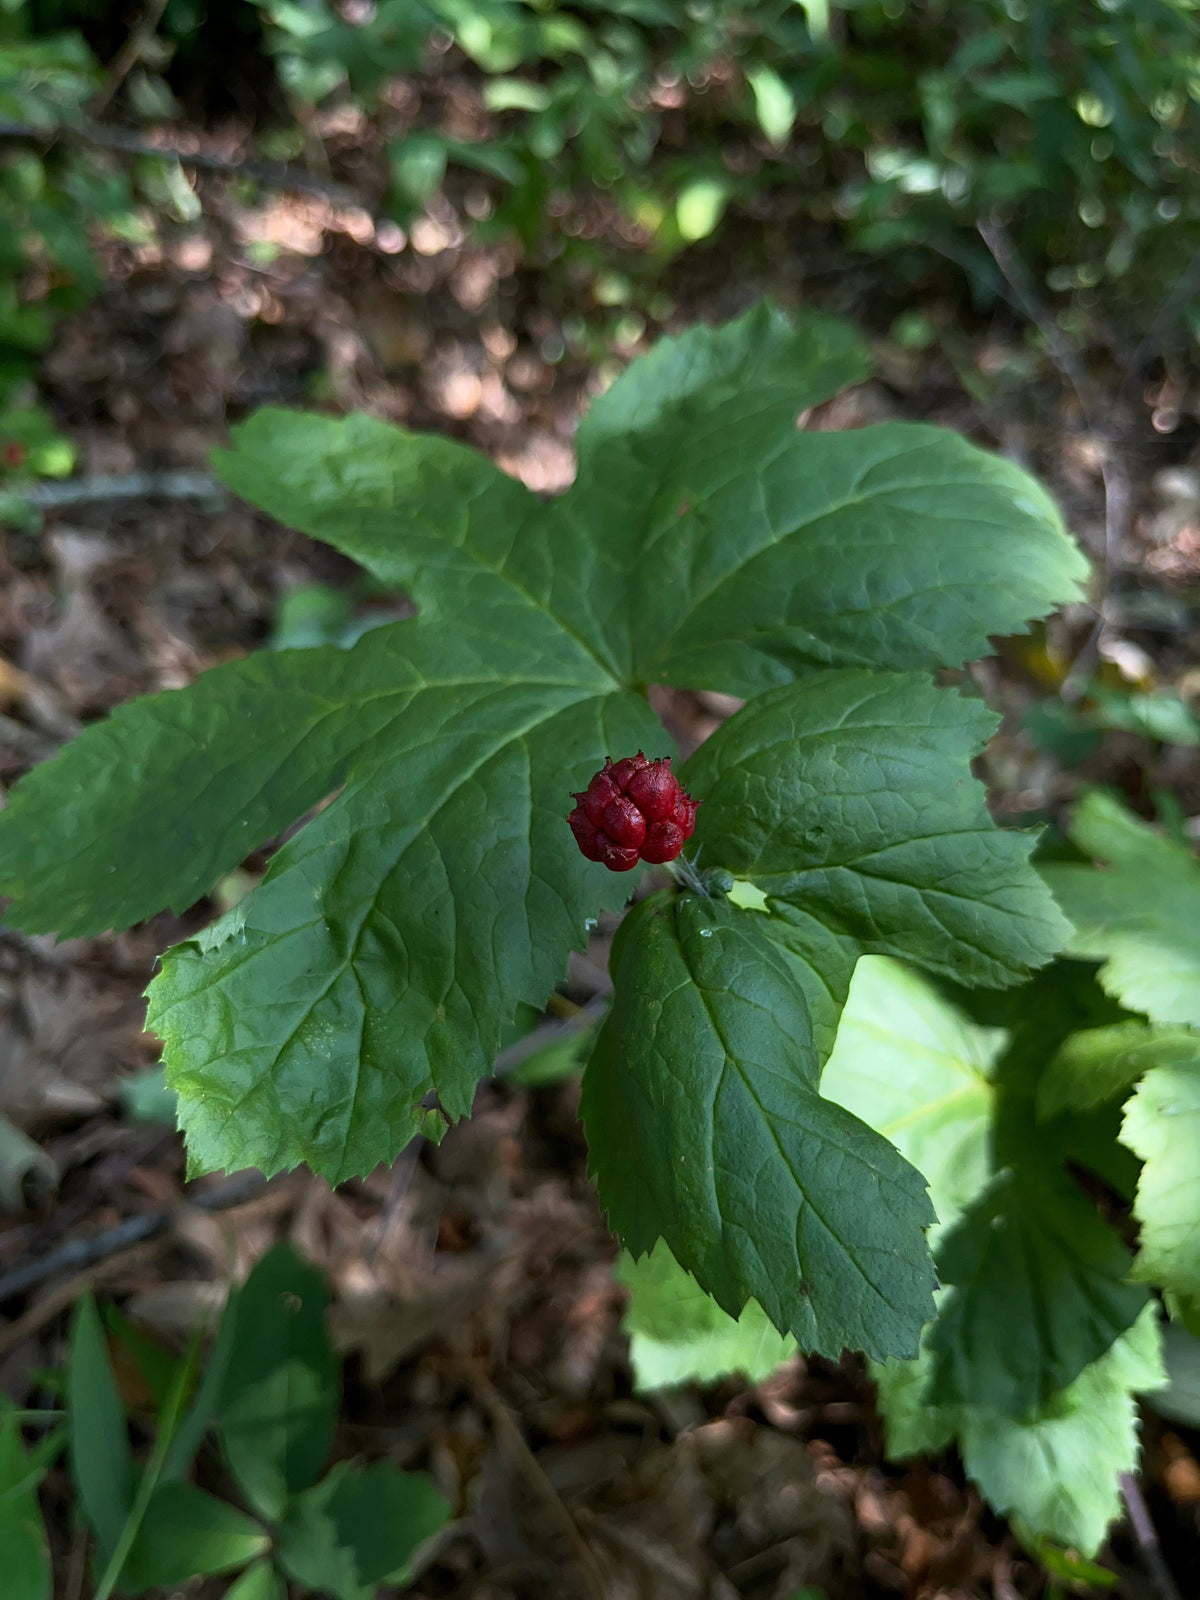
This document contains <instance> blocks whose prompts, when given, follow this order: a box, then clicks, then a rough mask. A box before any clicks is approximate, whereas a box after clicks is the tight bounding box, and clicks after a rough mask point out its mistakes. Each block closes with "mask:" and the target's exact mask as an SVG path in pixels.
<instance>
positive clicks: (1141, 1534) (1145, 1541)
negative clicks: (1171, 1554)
mask: <svg viewBox="0 0 1200 1600" xmlns="http://www.w3.org/2000/svg"><path fill="white" fill-rule="evenodd" d="M1121 1498H1122V1500H1124V1502H1125V1510H1126V1512H1127V1513H1128V1515H1129V1526H1130V1527H1131V1528H1132V1529H1133V1536H1134V1538H1135V1539H1136V1540H1137V1543H1138V1549H1139V1550H1140V1551H1141V1554H1142V1560H1143V1562H1144V1563H1145V1566H1146V1571H1147V1573H1148V1574H1149V1576H1150V1581H1151V1582H1152V1583H1153V1584H1154V1587H1155V1588H1156V1589H1157V1590H1158V1592H1159V1594H1160V1596H1161V1597H1162V1600H1181V1597H1180V1594H1179V1590H1178V1589H1177V1588H1176V1586H1175V1580H1174V1578H1173V1577H1172V1576H1171V1573H1170V1570H1169V1568H1168V1567H1167V1563H1166V1561H1165V1560H1164V1559H1163V1553H1162V1546H1161V1545H1160V1544H1159V1542H1158V1534H1157V1532H1156V1531H1155V1528H1154V1523H1153V1521H1152V1520H1151V1517H1150V1512H1149V1510H1148V1508H1147V1506H1146V1501H1145V1498H1144V1497H1143V1495H1142V1491H1141V1488H1140V1487H1139V1485H1138V1481H1137V1479H1136V1478H1135V1477H1134V1476H1133V1474H1132V1472H1123V1473H1122V1474H1121Z"/></svg>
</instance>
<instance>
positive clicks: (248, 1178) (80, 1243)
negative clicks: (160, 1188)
mask: <svg viewBox="0 0 1200 1600" xmlns="http://www.w3.org/2000/svg"><path fill="white" fill-rule="evenodd" d="M265 1185H266V1180H265V1179H264V1178H263V1176H262V1174H261V1173H259V1172H253V1171H250V1172H236V1173H234V1174H233V1176H232V1177H230V1178H226V1179H225V1181H224V1182H223V1183H220V1184H218V1185H217V1186H216V1187H215V1188H212V1189H207V1190H205V1191H203V1192H202V1193H200V1194H195V1195H188V1196H186V1197H185V1199H184V1202H183V1204H182V1206H163V1207H161V1208H160V1209H159V1210H157V1211H147V1212H144V1213H143V1214H142V1215H141V1216H137V1217H127V1218H126V1219H125V1221H124V1222H119V1223H117V1225H116V1226H115V1227H113V1228H107V1229H105V1231H104V1232H103V1233H98V1234H95V1235H93V1236H92V1237H91V1238H90V1239H68V1240H66V1242H65V1243H63V1244H61V1245H59V1246H58V1248H57V1249H56V1250H49V1251H47V1253H46V1254H45V1255H44V1256H39V1257H38V1258H37V1259H36V1260H34V1261H27V1262H26V1263H25V1265H24V1266H23V1267H14V1268H13V1270H12V1271H11V1272H7V1273H5V1275H4V1276H3V1278H0V1303H3V1302H4V1301H5V1300H11V1299H13V1298H14V1297H15V1296H16V1295H19V1294H24V1293H25V1291H26V1290H27V1289H32V1288H34V1287H35V1285H37V1284H39V1283H44V1282H45V1280H46V1279H47V1278H52V1277H54V1276H55V1275H56V1274H57V1273H59V1272H65V1271H67V1270H68V1269H69V1268H72V1267H74V1268H80V1267H83V1268H92V1267H94V1266H95V1265H96V1264H97V1263H100V1262H103V1261H106V1260H107V1259H108V1258H109V1257H111V1256H115V1255H119V1254H121V1253H123V1252H124V1251H127V1250H131V1249H133V1248H134V1247H135V1246H136V1245H139V1244H143V1243H145V1242H146V1241H147V1240H150V1239H155V1238H157V1237H158V1236H159V1235H160V1234H164V1233H166V1232H168V1230H170V1229H171V1228H173V1227H174V1225H175V1223H176V1222H177V1220H178V1219H179V1217H180V1215H181V1214H186V1212H187V1211H188V1209H189V1208H193V1207H194V1208H197V1209H199V1210H201V1211H224V1210H226V1209H227V1208H228V1207H230V1206H240V1205H244V1204H245V1203H246V1201H248V1200H252V1199H254V1198H255V1197H256V1196H257V1194H258V1193H259V1191H260V1190H261V1189H263V1188H264V1187H265ZM14 1326H15V1324H14Z"/></svg>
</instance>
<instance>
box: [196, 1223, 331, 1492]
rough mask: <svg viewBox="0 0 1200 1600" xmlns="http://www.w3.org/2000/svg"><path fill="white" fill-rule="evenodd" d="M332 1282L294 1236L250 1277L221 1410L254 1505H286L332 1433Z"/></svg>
mask: <svg viewBox="0 0 1200 1600" xmlns="http://www.w3.org/2000/svg"><path fill="white" fill-rule="evenodd" d="M328 1301H329V1291H328V1289H327V1288H326V1286H325V1283H324V1280H323V1279H322V1278H321V1275H320V1274H319V1273H318V1272H316V1271H314V1270H313V1268H312V1267H310V1266H308V1265H307V1263H306V1262H304V1261H302V1260H300V1258H299V1257H298V1256H297V1255H295V1254H294V1252H293V1251H292V1250H291V1249H289V1248H288V1246H287V1245H276V1247H275V1248H274V1249H273V1250H271V1251H269V1252H268V1253H267V1254H266V1255H265V1256H264V1257H263V1258H262V1260H261V1261H260V1262H259V1263H258V1265H257V1266H256V1267H255V1269H254V1271H253V1272H252V1273H251V1274H250V1276H249V1277H248V1278H247V1279H246V1282H245V1284H244V1286H243V1287H242V1288H241V1290H239V1292H238V1295H237V1298H236V1300H234V1301H232V1302H231V1307H230V1310H229V1311H227V1312H226V1315H227V1316H229V1317H232V1319H233V1329H232V1334H231V1335H230V1338H229V1344H228V1347H227V1353H225V1352H223V1356H224V1370H223V1372H222V1374H221V1386H220V1390H219V1394H218V1397H217V1401H216V1405H215V1408H214V1420H215V1422H216V1425H217V1430H218V1433H219V1434H220V1439H221V1445H222V1448H223V1450H224V1453H225V1459H226V1460H227V1462H228V1463H229V1468H230V1471H231V1472H232V1473H233V1476H234V1477H235V1478H236V1480H237V1482H238V1485H239V1487H240V1488H241V1490H242V1492H243V1493H244V1494H245V1495H246V1498H247V1499H248V1500H249V1501H250V1503H251V1505H252V1506H253V1507H254V1508H255V1510H256V1511H258V1512H260V1513H261V1514H262V1515H263V1516H264V1517H271V1518H276V1517H280V1516H282V1515H283V1512H284V1509H285V1507H286V1506H287V1503H288V1500H289V1498H290V1497H291V1496H292V1495H294V1494H297V1493H298V1492H299V1491H300V1490H302V1489H307V1488H308V1487H309V1485H310V1484H311V1483H312V1482H313V1481H314V1480H315V1478H316V1476H317V1473H318V1472H319V1471H320V1470H321V1468H322V1466H323V1465H324V1464H325V1458H326V1456H327V1455H328V1454H329V1448H330V1445H331V1444H332V1442H333V1427H334V1421H335V1419H336V1417H337V1408H338V1398H339V1391H340V1372H339V1367H338V1360H337V1357H336V1355H335V1353H334V1350H333V1346H332V1345H331V1344H330V1342H329V1335H328V1333H327V1332H326V1331H325V1308H326V1305H327V1304H328Z"/></svg>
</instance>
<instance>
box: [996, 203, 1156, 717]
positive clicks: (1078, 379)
mask: <svg viewBox="0 0 1200 1600" xmlns="http://www.w3.org/2000/svg"><path fill="white" fill-rule="evenodd" d="M976 228H977V229H978V232H979V237H980V238H981V239H982V240H983V242H984V244H985V245H986V246H987V248H988V250H989V251H990V253H991V256H992V260H993V261H994V262H995V263H996V265H997V267H999V269H1000V272H1001V274H1002V275H1003V277H1004V281H1005V282H1006V283H1007V284H1008V286H1009V289H1010V290H1011V291H1012V298H1013V303H1014V304H1015V305H1016V306H1017V308H1018V309H1019V310H1020V311H1023V312H1024V314H1025V315H1026V316H1027V317H1028V318H1029V320H1030V322H1032V323H1033V325H1034V326H1035V327H1036V328H1037V330H1038V331H1039V333H1040V334H1041V335H1042V338H1043V340H1044V341H1045V345H1046V351H1047V354H1048V355H1049V357H1050V359H1051V361H1053V363H1054V365H1055V366H1056V367H1057V368H1058V371H1059V373H1060V374H1061V376H1062V377H1063V378H1064V380H1065V381H1066V382H1067V384H1069V386H1070V387H1071V388H1072V389H1073V390H1074V392H1075V397H1076V399H1077V400H1078V401H1079V409H1080V411H1081V412H1082V414H1083V422H1084V426H1085V427H1086V428H1087V430H1088V432H1089V434H1091V436H1092V438H1093V439H1095V440H1096V441H1097V442H1098V443H1099V445H1100V478H1101V482H1102V484H1103V487H1104V558H1103V567H1102V571H1101V578H1100V594H1099V596H1098V598H1097V600H1096V602H1095V612H1096V620H1095V621H1094V623H1093V624H1092V627H1091V630H1090V632H1089V634H1088V637H1087V638H1086V639H1085V640H1084V643H1083V646H1082V648H1081V649H1080V651H1079V653H1078V655H1077V656H1076V657H1075V660H1074V661H1073V662H1072V664H1071V669H1070V671H1069V672H1068V673H1067V676H1066V678H1065V679H1064V680H1063V684H1062V688H1061V690H1060V694H1061V696H1062V698H1063V699H1064V700H1066V701H1072V700H1078V699H1079V697H1080V696H1081V695H1082V694H1083V692H1084V690H1085V688H1086V687H1087V683H1088V680H1089V678H1090V677H1091V676H1092V673H1093V672H1094V671H1095V668H1096V662H1097V661H1098V659H1099V656H1100V645H1101V641H1102V640H1103V637H1104V630H1105V628H1106V627H1107V626H1108V620H1109V619H1108V602H1109V584H1110V582H1111V579H1112V576H1113V574H1114V572H1115V571H1116V568H1117V563H1118V561H1119V559H1120V554H1121V549H1122V546H1123V545H1124V542H1125V538H1126V535H1127V533H1128V531H1129V509H1130V501H1131V495H1130V489H1129V477H1128V474H1127V473H1126V471H1125V466H1124V463H1123V462H1122V460H1121V458H1120V455H1119V453H1118V451H1117V450H1116V449H1115V448H1114V441H1113V438H1112V434H1111V430H1110V429H1109V428H1108V427H1107V426H1106V425H1103V424H1102V423H1101V420H1100V418H1101V414H1102V406H1101V404H1100V397H1099V395H1098V394H1097V392H1096V388H1095V385H1094V384H1093V382H1092V380H1091V378H1090V377H1089V375H1088V373H1087V372H1086V370H1085V369H1084V367H1083V364H1082V363H1081V362H1080V360H1079V358H1078V356H1077V355H1076V353H1075V351H1074V350H1073V349H1072V347H1071V345H1070V344H1069V343H1068V341H1067V340H1066V339H1064V338H1063V336H1062V334H1061V332H1060V331H1059V329H1058V326H1057V324H1056V323H1055V321H1054V318H1053V317H1052V316H1051V315H1050V313H1049V312H1048V311H1047V310H1046V309H1045V308H1044V307H1043V305H1042V304H1041V300H1040V298H1039V296H1038V293H1037V290H1036V289H1035V287H1034V285H1033V282H1032V280H1031V278H1030V276H1029V274H1028V273H1027V272H1026V270H1025V267H1024V264H1023V263H1022V261H1021V260H1020V258H1019V257H1018V255H1017V253H1016V251H1015V250H1014V249H1013V246H1012V242H1011V240H1010V239H1009V237H1008V235H1007V234H1006V233H1005V231H1004V229H1003V228H1002V227H1001V226H1000V225H999V223H997V222H993V221H980V222H978V223H977V224H976Z"/></svg>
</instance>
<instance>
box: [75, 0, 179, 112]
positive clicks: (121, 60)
mask: <svg viewBox="0 0 1200 1600" xmlns="http://www.w3.org/2000/svg"><path fill="white" fill-rule="evenodd" d="M166 9H167V0H147V4H146V9H145V11H144V12H143V13H142V15H141V17H140V18H139V20H138V22H137V23H136V25H135V26H134V27H133V28H131V29H130V30H129V34H128V37H127V38H126V40H125V43H124V44H123V45H122V46H121V48H120V49H119V50H118V51H117V53H116V55H115V56H114V57H113V58H112V61H111V62H110V63H109V67H108V74H107V77H106V78H105V82H104V86H103V88H101V89H100V90H99V92H98V93H97V94H96V95H95V96H94V97H93V99H92V103H91V107H90V110H91V112H92V115H93V116H99V115H100V113H101V112H102V111H103V110H104V108H105V107H106V106H107V105H108V103H109V102H110V101H111V99H112V97H113V95H115V94H116V92H117V90H118V89H119V88H120V87H121V85H122V84H123V83H124V82H125V79H126V78H127V77H128V76H129V74H130V73H131V72H132V71H133V69H134V67H136V66H137V64H138V62H139V61H140V60H141V59H142V56H143V55H144V54H145V50H146V46H147V45H148V44H149V43H150V41H151V39H153V37H154V35H155V33H156V32H157V29H158V25H159V23H160V22H161V21H162V14H163V12H164V11H165V10H166Z"/></svg>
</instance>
